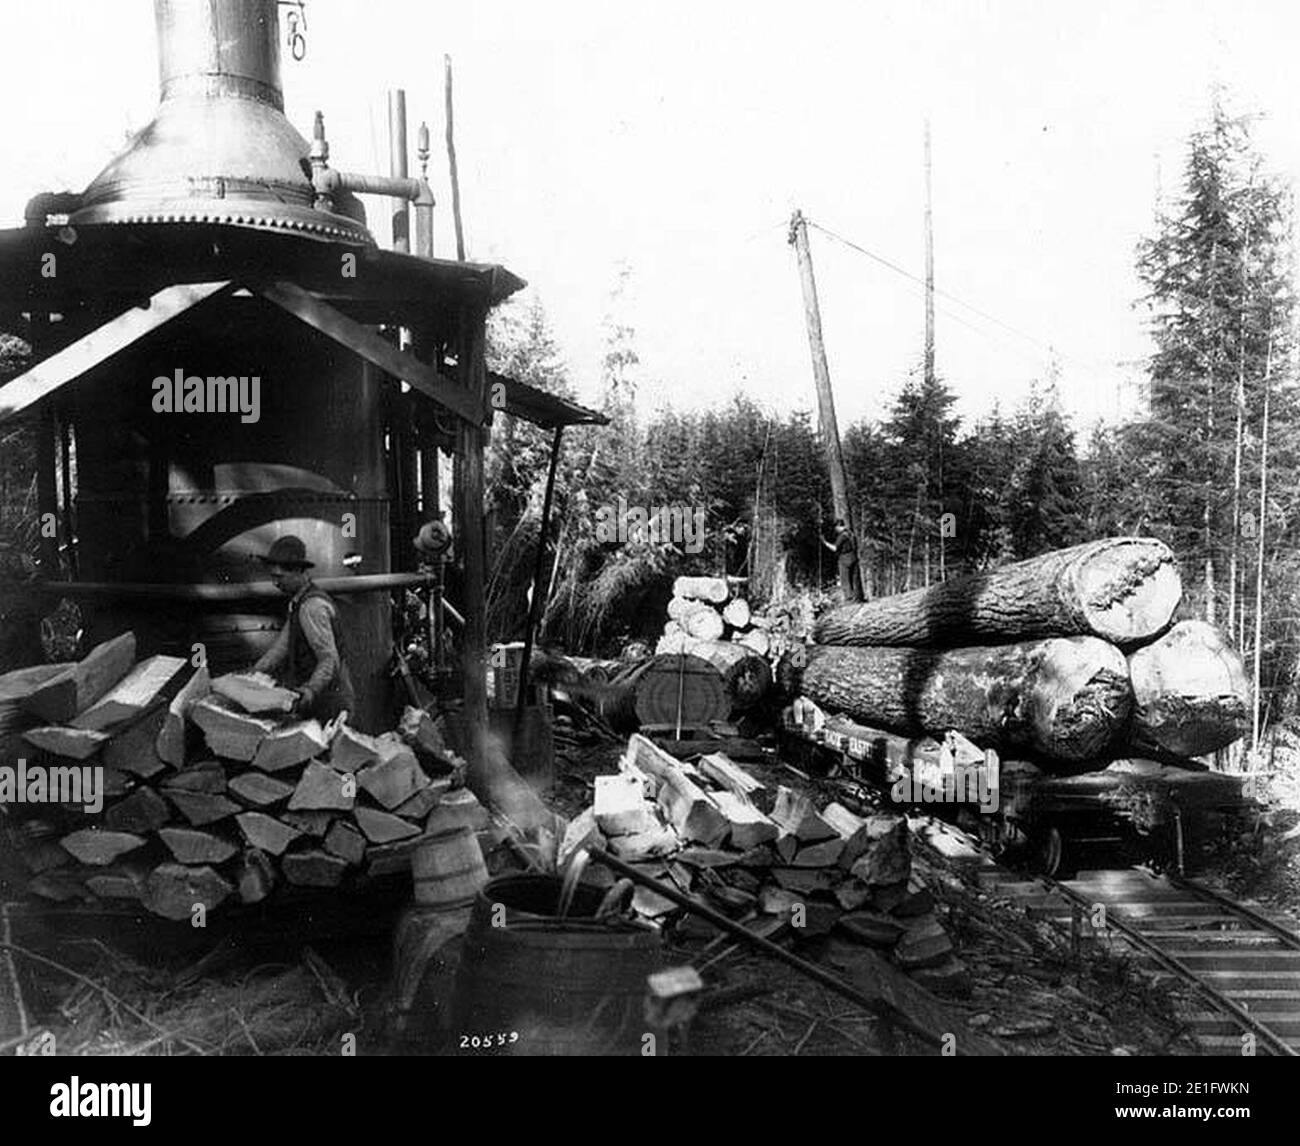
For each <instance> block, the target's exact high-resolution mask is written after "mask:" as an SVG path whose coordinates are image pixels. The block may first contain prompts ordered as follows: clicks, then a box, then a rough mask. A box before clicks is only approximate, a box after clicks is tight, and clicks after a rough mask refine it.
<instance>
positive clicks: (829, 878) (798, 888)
mask: <svg viewBox="0 0 1300 1146" xmlns="http://www.w3.org/2000/svg"><path fill="white" fill-rule="evenodd" d="M772 878H773V879H775V880H776V882H777V883H779V884H780V885H781V886H782V887H783V888H785V889H786V890H787V891H795V892H798V893H800V894H801V895H811V894H812V893H813V892H821V891H832V890H834V888H835V879H836V877H835V875H833V874H832V873H831V872H829V871H827V870H826V869H825V868H820V867H774V868H773V869H772Z"/></svg>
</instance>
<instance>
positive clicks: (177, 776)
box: [161, 760, 226, 796]
mask: <svg viewBox="0 0 1300 1146" xmlns="http://www.w3.org/2000/svg"><path fill="white" fill-rule="evenodd" d="M161 786H162V790H163V791H164V792H167V793H169V794H170V793H171V792H172V791H178V792H204V793H206V794H207V795H209V796H217V795H220V794H221V793H222V792H224V791H225V790H226V770H225V768H223V767H222V765H221V762H220V761H219V760H199V761H196V762H195V763H193V764H187V765H186V766H185V767H184V768H182V769H181V770H180V771H179V772H173V773H172V774H171V775H170V776H167V777H166V778H165V779H164V780H163V782H162V785H161Z"/></svg>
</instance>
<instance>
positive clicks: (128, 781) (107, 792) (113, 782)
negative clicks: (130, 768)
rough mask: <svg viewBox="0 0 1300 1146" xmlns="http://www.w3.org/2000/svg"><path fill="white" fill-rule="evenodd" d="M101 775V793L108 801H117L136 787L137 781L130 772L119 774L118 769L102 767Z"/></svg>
mask: <svg viewBox="0 0 1300 1146" xmlns="http://www.w3.org/2000/svg"><path fill="white" fill-rule="evenodd" d="M100 775H101V776H102V777H103V786H102V788H101V791H102V792H103V794H104V798H105V799H107V800H116V799H117V798H118V797H119V796H125V795H126V794H127V793H128V792H129V791H131V789H132V788H134V787H135V783H136V779H135V777H134V776H132V775H131V774H130V773H129V772H119V771H118V770H117V769H116V768H109V767H103V766H102V767H101V770H100Z"/></svg>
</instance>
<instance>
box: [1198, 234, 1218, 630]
mask: <svg viewBox="0 0 1300 1146" xmlns="http://www.w3.org/2000/svg"><path fill="white" fill-rule="evenodd" d="M1218 256H1219V244H1218V243H1217V242H1215V243H1212V244H1211V245H1210V268H1209V275H1210V313H1209V317H1210V321H1211V322H1213V321H1214V286H1215V279H1214V271H1215V268H1216V266H1217V264H1218V261H1219V258H1218ZM1222 347H1223V332H1222V331H1220V332H1219V348H1220V349H1222ZM1216 358H1217V355H1216V354H1214V353H1213V352H1211V356H1210V361H1209V363H1208V365H1209V370H1208V371H1207V372H1206V386H1207V395H1206V397H1207V401H1206V403H1205V448H1206V450H1207V451H1209V450H1212V449H1213V448H1214V397H1215V386H1214V367H1215V359H1216ZM1213 502H1214V480H1213V478H1206V481H1205V504H1204V506H1203V508H1202V511H1201V526H1202V530H1201V532H1202V541H1203V544H1204V545H1205V619H1206V621H1208V622H1209V623H1210V624H1211V625H1212V624H1214V622H1215V613H1216V609H1215V601H1214V511H1213Z"/></svg>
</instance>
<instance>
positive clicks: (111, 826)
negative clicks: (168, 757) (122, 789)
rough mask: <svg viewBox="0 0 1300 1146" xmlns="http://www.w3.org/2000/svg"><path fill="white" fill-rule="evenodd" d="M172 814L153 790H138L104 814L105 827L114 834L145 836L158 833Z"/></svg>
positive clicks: (142, 788)
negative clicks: (130, 833) (129, 833)
mask: <svg viewBox="0 0 1300 1146" xmlns="http://www.w3.org/2000/svg"><path fill="white" fill-rule="evenodd" d="M169 819H171V812H170V810H169V809H168V807H167V804H166V802H165V801H164V800H163V798H162V797H161V796H160V795H158V793H157V792H155V791H154V790H153V789H152V788H144V787H141V788H137V789H136V790H135V791H134V792H132V793H131V794H130V795H129V796H127V797H126V798H125V799H123V800H120V801H119V802H118V803H116V804H114V805H113V806H112V807H110V808H107V809H106V810H105V812H104V827H106V828H107V829H108V830H109V831H112V832H132V833H134V834H135V835H137V836H145V835H148V834H149V833H150V832H155V831H157V830H158V829H159V828H160V827H162V826H163V824H165V823H166V822H167V821H168V820H169Z"/></svg>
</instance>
